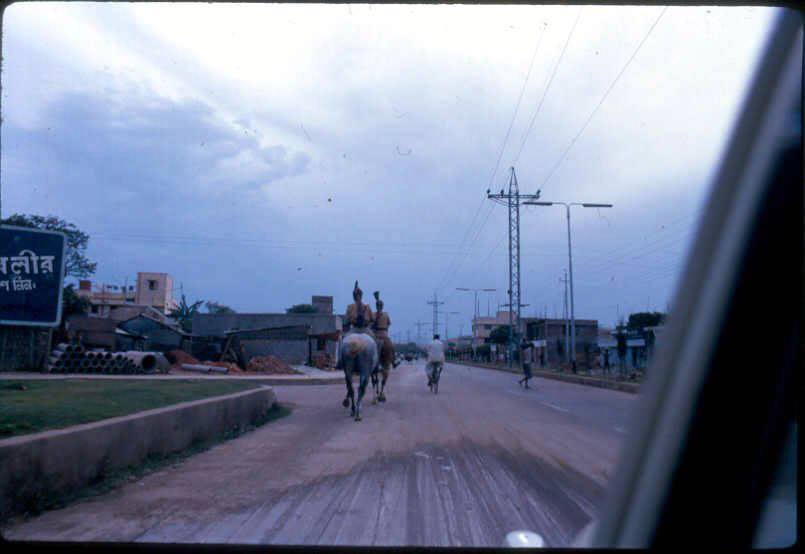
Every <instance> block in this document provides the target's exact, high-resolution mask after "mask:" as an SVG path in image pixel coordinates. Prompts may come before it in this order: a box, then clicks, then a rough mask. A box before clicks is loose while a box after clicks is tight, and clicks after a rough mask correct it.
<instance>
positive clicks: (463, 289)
mask: <svg viewBox="0 0 805 554" xmlns="http://www.w3.org/2000/svg"><path fill="white" fill-rule="evenodd" d="M456 290H461V291H466V292H474V293H475V309H474V311H473V315H472V333H473V336H474V335H475V320H476V319H478V312H480V309H481V307H480V306H479V305H478V293H479V292H495V291H497V290H498V289H470V288H466V287H457V288H456ZM486 302H487V304H486V315H489V296H487V297H486Z"/></svg>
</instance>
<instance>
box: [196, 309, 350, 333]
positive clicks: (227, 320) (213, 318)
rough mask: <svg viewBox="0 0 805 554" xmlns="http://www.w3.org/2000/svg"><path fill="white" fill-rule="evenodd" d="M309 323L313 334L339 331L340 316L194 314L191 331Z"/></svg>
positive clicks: (207, 331)
mask: <svg viewBox="0 0 805 554" xmlns="http://www.w3.org/2000/svg"><path fill="white" fill-rule="evenodd" d="M292 325H309V326H310V332H311V333H314V334H319V333H330V332H333V331H340V330H341V329H342V326H341V316H339V315H335V314H196V315H194V316H193V333H194V334H197V335H202V336H214V335H223V334H224V333H225V332H227V331H231V330H235V329H238V330H244V329H261V328H265V327H286V326H292Z"/></svg>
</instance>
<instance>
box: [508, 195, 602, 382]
mask: <svg viewBox="0 0 805 554" xmlns="http://www.w3.org/2000/svg"><path fill="white" fill-rule="evenodd" d="M523 204H527V205H530V206H553V205H554V204H560V205H562V206H564V207H565V211H566V214H567V263H568V268H569V270H570V354H571V355H570V363H571V367H573V366H574V365H575V363H576V313H575V309H574V303H573V301H574V298H573V253H572V246H571V242H570V206H581V207H582V208H611V207H612V204H598V203H591V202H570V203H567V202H538V201H532V202H523Z"/></svg>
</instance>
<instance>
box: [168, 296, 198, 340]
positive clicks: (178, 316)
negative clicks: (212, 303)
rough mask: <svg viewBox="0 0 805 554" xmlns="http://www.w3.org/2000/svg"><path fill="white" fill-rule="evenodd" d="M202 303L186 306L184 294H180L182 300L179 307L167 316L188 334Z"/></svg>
mask: <svg viewBox="0 0 805 554" xmlns="http://www.w3.org/2000/svg"><path fill="white" fill-rule="evenodd" d="M203 303H204V301H203V300H198V301H196V302H193V303H192V304H188V303H187V300H186V299H185V297H184V294H182V300H181V302H179V306H178V307H177V308H174V309H173V310H171V311H170V314H169V315H170V316H171V317H172V318H173V319H175V320H176V321H178V322H179V325H181V327H182V329H184V330H185V331H187V332H188V333H189V332H190V331H191V330H192V328H193V316H194V315H196V314H197V313H198V310H199V307H200V306H201V305H202V304H203Z"/></svg>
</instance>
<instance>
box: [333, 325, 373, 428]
mask: <svg viewBox="0 0 805 554" xmlns="http://www.w3.org/2000/svg"><path fill="white" fill-rule="evenodd" d="M340 352H341V356H340V357H341V366H342V367H343V368H344V379H345V380H346V382H347V396H346V398H344V401H343V403H342V404H343V406H344V407H345V408H347V407H350V403H351V410H350V415H352V416H354V417H355V421H360V420H361V401H362V400H363V395H364V394H365V393H366V385H367V384H368V382H369V377H370V376H371V374H372V371H374V369H375V368H376V367H377V364H378V352H377V343H376V342H375V339H374V338H373V337H372V336H371V335H369V334H367V333H364V332H361V331H360V330H356V331H350V332H348V333H347V334H346V335H345V336H344V338H343V340H342V341H341V348H340ZM356 372H357V373H358V374H359V375H360V384H359V385H358V400H357V401H356V400H355V389H354V388H353V387H352V375H353V374H354V373H356Z"/></svg>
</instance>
